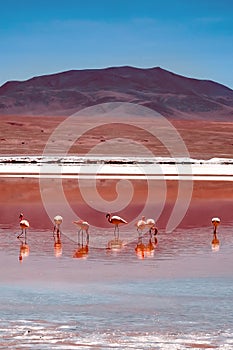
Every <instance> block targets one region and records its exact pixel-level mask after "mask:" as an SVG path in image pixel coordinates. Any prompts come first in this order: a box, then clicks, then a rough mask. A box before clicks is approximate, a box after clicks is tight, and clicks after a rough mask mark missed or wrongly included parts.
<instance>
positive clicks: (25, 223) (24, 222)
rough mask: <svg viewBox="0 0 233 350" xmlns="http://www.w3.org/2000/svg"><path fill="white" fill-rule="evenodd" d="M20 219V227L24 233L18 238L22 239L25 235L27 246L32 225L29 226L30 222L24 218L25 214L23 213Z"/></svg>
mask: <svg viewBox="0 0 233 350" xmlns="http://www.w3.org/2000/svg"><path fill="white" fill-rule="evenodd" d="M19 219H20V222H19V226H20V228H21V230H22V232H21V233H20V234H19V235H18V236H17V238H20V237H22V235H23V234H24V238H25V244H26V238H27V229H28V228H29V227H30V225H29V222H28V220H25V219H24V218H23V214H22V213H21V214H20V215H19Z"/></svg>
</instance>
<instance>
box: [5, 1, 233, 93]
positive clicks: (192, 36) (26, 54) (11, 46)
mask: <svg viewBox="0 0 233 350" xmlns="http://www.w3.org/2000/svg"><path fill="white" fill-rule="evenodd" d="M0 5H1V6H0V85H2V84H3V83H4V82H6V81H8V80H26V79H29V78H31V77H33V76H38V75H43V74H51V73H56V72H61V71H65V70H70V69H86V68H103V67H110V66H122V65H131V66H136V67H142V68H143V67H156V66H160V67H162V68H164V69H167V70H170V71H172V72H175V73H177V74H181V75H185V76H188V77H194V78H198V79H209V80H214V81H217V82H219V83H221V84H224V85H226V86H228V87H230V88H233V16H232V13H233V1H232V0H222V1H220V0H218V1H216V0H173V1H172V0H160V1H157V0H99V1H98V0H37V1H33V0H20V1H19V0H8V1H3V0H1V4H0Z"/></svg>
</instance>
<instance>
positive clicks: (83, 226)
mask: <svg viewBox="0 0 233 350" xmlns="http://www.w3.org/2000/svg"><path fill="white" fill-rule="evenodd" d="M73 223H74V224H75V225H77V226H78V228H79V229H78V244H79V243H80V232H81V237H82V242H81V243H82V245H83V233H84V231H85V232H86V244H87V245H88V244H89V232H88V230H89V227H90V225H89V223H88V222H87V221H84V220H81V219H80V220H78V221H73Z"/></svg>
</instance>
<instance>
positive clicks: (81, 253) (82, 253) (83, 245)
mask: <svg viewBox="0 0 233 350" xmlns="http://www.w3.org/2000/svg"><path fill="white" fill-rule="evenodd" d="M73 223H74V224H75V225H76V226H78V247H77V249H76V251H75V252H74V254H73V258H82V259H86V258H87V256H88V252H89V248H88V245H89V227H90V225H89V223H88V222H87V221H85V220H81V219H80V220H78V221H73ZM84 233H85V234H86V239H85V242H84ZM80 234H81V237H80ZM80 238H81V240H80Z"/></svg>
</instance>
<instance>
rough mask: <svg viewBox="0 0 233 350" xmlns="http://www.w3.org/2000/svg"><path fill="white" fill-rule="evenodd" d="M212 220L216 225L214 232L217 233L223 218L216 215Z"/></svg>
mask: <svg viewBox="0 0 233 350" xmlns="http://www.w3.org/2000/svg"><path fill="white" fill-rule="evenodd" d="M211 221H212V224H213V226H214V234H216V233H217V227H218V225H219V224H220V221H221V220H220V219H219V218H217V217H215V218H212V220H211Z"/></svg>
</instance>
